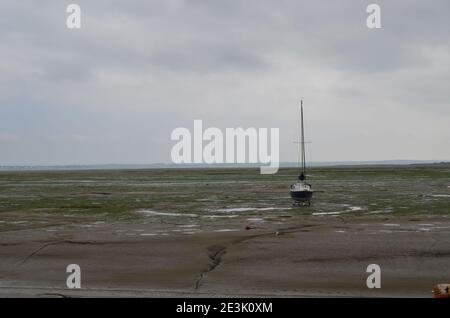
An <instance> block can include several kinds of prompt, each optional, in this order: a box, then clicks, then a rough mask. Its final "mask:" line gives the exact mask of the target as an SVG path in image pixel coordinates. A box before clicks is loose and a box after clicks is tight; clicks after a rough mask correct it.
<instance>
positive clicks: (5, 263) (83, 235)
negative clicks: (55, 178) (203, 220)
mask: <svg viewBox="0 0 450 318" xmlns="http://www.w3.org/2000/svg"><path fill="white" fill-rule="evenodd" d="M154 226H155V225H153V224H133V223H112V224H97V225H94V226H85V227H81V226H64V227H62V228H61V227H55V228H52V227H50V228H46V229H42V228H41V229H24V230H13V231H4V232H1V233H0V259H1V262H0V297H14V296H19V297H36V296H38V297H89V296H93V297H105V296H120V297H122V296H124V297H170V296H172V297H205V296H208V297H225V296H235V297H236V296H237V297H239V296H257V297H258V296H261V297H266V296H272V297H273V296H275V297H276V296H287V297H350V296H355V297H397V296H405V297H432V294H431V288H432V286H433V285H434V284H436V283H442V282H448V281H449V280H450V267H449V264H450V231H449V228H450V220H449V219H448V218H447V217H445V216H443V217H439V218H436V219H434V218H420V219H414V218H411V219H406V218H399V219H395V218H389V219H387V218H386V219H381V218H372V219H370V218H364V219H348V220H344V219H342V218H339V217H326V218H325V217H324V218H321V217H316V218H305V220H304V221H303V222H300V221H298V220H296V221H295V222H290V223H289V222H288V223H283V224H280V225H277V224H271V225H270V226H266V227H264V228H258V227H255V228H252V229H250V230H245V228H244V226H245V225H244V224H242V226H241V229H239V230H238V231H233V232H231V231H230V232H225V231H224V232H217V231H215V232H214V231H203V232H197V233H189V234H187V233H185V234H181V233H179V234H177V233H172V234H170V235H155V234H154V233H156V231H155V228H154ZM124 233H125V234H124ZM126 233H134V234H133V235H126ZM72 263H75V264H79V265H80V266H81V270H82V278H81V281H82V288H81V289H80V290H70V289H67V288H66V277H67V275H68V274H67V273H66V271H65V270H66V266H67V265H68V264H72ZM369 264H378V265H380V266H381V289H368V288H367V287H366V278H367V276H368V275H369V274H368V273H366V268H367V266H368V265H369Z"/></svg>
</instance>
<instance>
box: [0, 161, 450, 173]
mask: <svg viewBox="0 0 450 318" xmlns="http://www.w3.org/2000/svg"><path fill="white" fill-rule="evenodd" d="M449 164H450V161H441V160H379V161H330V162H312V163H310V164H308V167H311V168H322V167H352V166H389V165H390V166H397V165H402V166H404V165H449ZM260 166H261V164H164V163H156V164H99V165H48V166H46V165H36V166H31V165H18V166H12V165H5V166H1V165H0V171H81V170H145V169H222V168H223V169H228V168H231V169H233V168H235V169H240V168H259V167H260ZM297 167H298V163H295V162H281V163H280V168H297Z"/></svg>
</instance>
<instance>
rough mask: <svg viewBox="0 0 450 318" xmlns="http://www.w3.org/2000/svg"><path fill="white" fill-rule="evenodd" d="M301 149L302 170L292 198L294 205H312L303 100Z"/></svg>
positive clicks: (301, 107) (292, 186)
mask: <svg viewBox="0 0 450 318" xmlns="http://www.w3.org/2000/svg"><path fill="white" fill-rule="evenodd" d="M300 120H301V126H300V148H301V168H300V175H299V176H298V181H297V182H296V183H294V184H292V185H291V198H292V199H293V200H294V205H307V206H309V205H311V199H312V195H313V190H312V187H311V185H310V184H309V183H307V182H306V157H305V131H304V127H303V100H301V101H300Z"/></svg>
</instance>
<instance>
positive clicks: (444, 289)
mask: <svg viewBox="0 0 450 318" xmlns="http://www.w3.org/2000/svg"><path fill="white" fill-rule="evenodd" d="M433 294H434V298H450V284H437V285H434V286H433Z"/></svg>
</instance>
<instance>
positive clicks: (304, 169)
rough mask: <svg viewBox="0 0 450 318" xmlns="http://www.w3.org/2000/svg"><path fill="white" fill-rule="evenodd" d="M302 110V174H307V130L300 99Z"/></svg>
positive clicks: (301, 103) (301, 104) (301, 108)
mask: <svg viewBox="0 0 450 318" xmlns="http://www.w3.org/2000/svg"><path fill="white" fill-rule="evenodd" d="M300 112H301V131H302V139H301V141H302V174H303V176H305V172H306V160H305V159H306V157H305V130H304V127H303V100H300Z"/></svg>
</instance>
